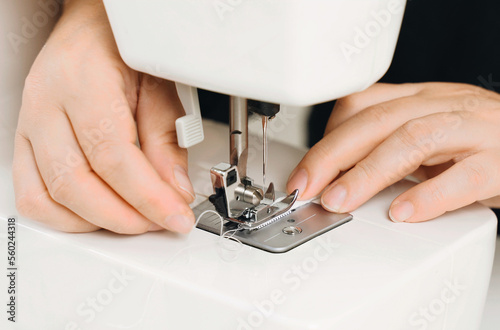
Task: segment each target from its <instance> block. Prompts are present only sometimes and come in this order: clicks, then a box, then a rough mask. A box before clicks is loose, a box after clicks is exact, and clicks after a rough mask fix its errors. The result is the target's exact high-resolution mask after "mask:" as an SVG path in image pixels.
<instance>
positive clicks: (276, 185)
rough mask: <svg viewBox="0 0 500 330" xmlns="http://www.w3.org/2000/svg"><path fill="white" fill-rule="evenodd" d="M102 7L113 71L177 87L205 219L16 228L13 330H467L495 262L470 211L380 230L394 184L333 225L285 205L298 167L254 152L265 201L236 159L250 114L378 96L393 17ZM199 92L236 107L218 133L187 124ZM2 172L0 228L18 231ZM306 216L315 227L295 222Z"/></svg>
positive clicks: (486, 234) (278, 153) (314, 5)
mask: <svg viewBox="0 0 500 330" xmlns="http://www.w3.org/2000/svg"><path fill="white" fill-rule="evenodd" d="M104 2H105V5H106V10H107V12H108V15H109V18H110V22H111V25H112V28H113V31H114V34H115V38H116V41H117V44H118V47H119V49H120V53H121V55H122V57H123V58H124V60H125V61H126V62H127V63H128V64H129V65H130V66H131V67H133V68H135V69H137V70H140V71H143V72H147V73H150V74H152V75H155V76H159V77H162V78H167V79H171V80H173V81H176V82H177V87H178V91H179V97H180V99H181V101H182V103H183V105H184V107H185V110H186V114H187V117H183V118H184V119H182V118H181V119H180V120H179V122H178V127H179V128H178V133H179V136H178V139H179V141H180V144H181V145H182V146H184V147H189V173H190V177H191V180H192V182H193V186H194V189H195V191H196V194H197V199H196V201H195V202H194V203H193V204H192V207H193V209H194V211H195V212H196V214H197V215H201V213H203V212H205V211H206V210H213V211H215V212H216V214H217V215H216V214H214V213H208V214H209V215H210V217H208V216H207V217H201V220H200V223H199V224H198V226H199V228H200V229H194V230H193V232H192V233H191V234H189V235H188V236H182V235H175V234H173V233H169V232H154V233H147V234H144V235H138V236H121V235H116V234H113V233H110V232H106V231H98V232H94V233H87V234H66V233H61V232H57V231H54V230H52V229H50V228H47V227H45V226H43V225H41V224H38V223H35V222H33V221H31V220H29V219H23V218H19V219H18V223H19V224H18V237H19V242H20V244H19V255H20V256H22V257H21V258H20V264H21V265H22V268H20V274H21V277H20V281H21V284H20V287H21V288H22V289H21V290H20V291H19V294H18V301H19V302H20V303H22V305H21V306H22V309H21V308H20V309H19V310H20V311H22V314H23V315H24V316H23V317H20V318H19V323H18V326H20V327H21V328H26V329H32V328H38V329H56V328H57V329H159V328H168V329H195V328H196V329H197V328H200V329H242V330H243V329H244V330H248V329H343V330H344V329H384V330H386V329H387V330H390V329H394V330H399V329H453V330H460V329H463V330H471V329H478V327H479V324H480V319H481V313H482V309H483V305H484V300H485V296H486V292H487V288H488V282H489V277H490V272H491V266H492V260H493V251H494V244H495V232H496V230H495V229H496V218H495V216H494V215H493V213H492V212H491V211H490V210H488V209H487V208H485V207H482V206H480V205H477V204H474V205H471V206H468V207H465V208H463V209H461V210H457V211H454V212H450V213H447V214H445V215H443V216H441V217H439V218H438V219H435V220H433V221H430V222H425V223H421V224H395V223H392V222H391V221H390V220H389V219H388V216H387V208H388V206H389V205H390V202H391V201H392V200H393V199H394V198H395V197H396V196H397V195H398V194H400V193H401V192H403V191H405V190H406V189H408V188H409V187H411V186H412V184H413V183H411V182H409V181H402V182H399V183H397V184H395V185H394V186H392V187H389V188H387V189H385V190H384V191H382V192H381V193H379V194H378V195H377V196H376V197H374V198H372V199H371V200H370V201H369V202H367V203H366V204H364V205H363V206H361V207H360V208H359V209H357V210H356V211H354V212H352V215H348V214H343V215H335V214H330V213H326V212H325V211H323V210H322V209H321V207H320V206H319V205H317V204H315V203H314V202H297V201H296V200H295V198H296V193H293V194H291V195H289V196H287V195H286V194H284V193H283V192H284V191H285V189H284V185H285V183H286V179H287V177H288V175H289V173H290V171H291V170H292V169H293V168H294V166H295V165H296V164H297V163H298V162H299V161H300V159H301V157H302V156H303V154H304V151H302V150H299V149H297V148H294V147H291V146H289V145H286V144H282V143H277V142H273V141H271V142H270V143H269V146H267V144H265V143H264V145H265V146H266V148H269V149H270V150H272V153H271V156H270V157H269V158H270V159H269V164H268V166H267V168H266V178H267V179H266V180H269V182H268V183H267V184H265V183H264V181H266V180H264V178H262V180H261V177H260V174H263V173H262V172H263V171H262V163H261V162H260V159H259V161H257V162H253V163H252V162H249V158H250V157H249V155H248V152H246V151H245V150H249V147H251V150H253V151H254V154H255V150H258V153H259V154H261V153H265V150H263V149H266V148H264V147H262V149H259V147H258V146H253V145H252V146H250V145H249V144H248V142H247V138H246V137H245V136H246V132H247V130H246V128H247V124H246V123H247V120H248V118H247V115H248V111H247V110H248V108H250V110H251V111H253V112H256V113H258V114H260V115H263V122H264V124H266V123H267V124H269V126H270V127H272V125H273V121H277V120H279V119H280V115H282V114H283V113H286V112H287V111H288V110H287V107H288V106H306V105H310V104H314V103H318V102H322V101H327V100H332V99H336V98H338V97H341V96H344V95H347V94H349V93H353V92H356V91H360V90H362V89H364V88H366V87H368V86H369V85H370V84H372V83H374V82H375V81H377V80H378V79H379V78H380V77H381V76H382V75H383V74H384V72H385V71H386V70H387V68H388V66H389V64H390V61H391V58H392V54H393V51H394V48H395V44H396V40H397V36H398V31H399V27H400V24H401V19H402V15H403V9H404V2H403V1H395V0H379V1H377V0H307V1H305V0H252V1H244V0H220V1H219V0H215V1H208V0H147V1H138V0H105V1H104ZM196 87H199V88H204V89H208V90H213V91H218V92H222V93H226V94H229V95H232V96H233V97H232V99H231V105H232V106H231V110H230V111H231V121H230V127H229V128H227V127H226V126H225V125H223V124H219V123H214V122H211V121H205V122H203V123H202V122H201V119H200V116H199V108H198V102H197V97H196ZM249 100H250V101H249ZM278 104H279V105H280V106H277V105H278ZM277 110H279V111H277ZM221 111H229V109H221ZM273 116H275V117H276V118H275V119H273V120H272V121H271V122H268V121H269V118H270V117H273ZM201 126H203V130H202V129H201V128H202V127H201ZM264 126H265V125H264ZM184 127H188V128H189V127H195V129H193V131H189V130H187V129H186V128H184ZM227 132H229V134H228V133H227ZM238 132H241V134H240V133H238ZM228 135H229V136H228ZM203 136H204V138H205V139H204V140H203ZM202 140H203V141H202ZM2 141H5V142H4V143H10V142H9V138H8V137H6V138H5V139H2ZM252 141H255V139H252ZM259 141H260V140H259ZM260 142H261V141H260ZM9 145H10V144H9ZM259 146H260V143H259ZM228 151H229V152H228ZM264 158H265V157H264ZM254 160H255V159H254ZM279 160H286V161H279ZM221 162H222V163H221ZM255 163H257V164H255ZM5 164H8V162H6V163H5ZM5 164H2V171H3V173H4V174H6V175H2V176H1V177H0V178H1V179H2V181H1V187H2V193H3V192H5V196H8V198H6V199H2V200H1V201H0V207H1V210H2V212H3V213H2V217H3V218H6V217H7V216H10V215H14V214H15V211H14V210H13V205H14V202H13V193H12V187H11V183H10V174H9V171H10V170H9V169H8V165H5ZM252 178H253V179H252ZM257 181H259V182H257ZM270 182H272V183H273V184H272V185H271V184H270ZM218 192H219V194H218ZM210 196H213V197H212V198H211V199H212V201H209V198H210ZM224 196H225V197H224ZM221 197H222V198H221ZM238 198H239V200H238ZM277 203H278V204H277ZM269 209H271V211H270V212H269V213H268V210H269ZM4 210H8V211H7V212H9V213H8V214H5V212H6V211H4ZM304 210H305V211H304ZM311 210H312V211H311ZM292 211H293V212H292ZM289 212H290V213H289ZM308 212H312V213H308ZM316 212H317V213H316ZM312 214H321V217H319V216H318V217H317V218H316V220H318V221H310V219H308V218H309V217H310V216H311V215H312ZM219 216H220V217H222V218H223V220H224V223H223V225H224V226H225V227H224V228H223V229H222V230H221V229H220V220H219ZM291 220H293V221H291ZM234 228H237V229H240V230H238V231H237V233H232V234H234V235H233V236H230V237H232V238H237V239H238V240H239V241H241V242H242V243H243V245H241V244H238V242H235V241H232V240H227V239H221V238H219V236H218V235H220V233H221V231H229V230H231V229H234ZM214 233H215V234H217V235H214ZM277 238H278V239H277ZM270 252H280V253H270ZM281 252H283V253H281ZM2 281H3V282H2ZM0 285H1V286H2V287H6V279H5V278H4V279H2V280H1V281H0ZM69 292H70V293H71V294H68V293H69ZM2 321H3V320H2Z"/></svg>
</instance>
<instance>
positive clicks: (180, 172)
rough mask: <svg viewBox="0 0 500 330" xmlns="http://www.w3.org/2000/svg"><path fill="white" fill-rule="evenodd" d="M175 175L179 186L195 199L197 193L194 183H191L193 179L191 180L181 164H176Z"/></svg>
mask: <svg viewBox="0 0 500 330" xmlns="http://www.w3.org/2000/svg"><path fill="white" fill-rule="evenodd" d="M174 176H175V181H177V186H178V187H179V188H181V189H182V190H184V191H185V192H186V193H188V194H189V195H190V196H191V197H192V198H193V200H194V199H195V195H194V189H193V185H192V184H191V180H189V177H188V175H187V172H186V170H185V169H184V168H183V167H182V166H180V165H175V167H174Z"/></svg>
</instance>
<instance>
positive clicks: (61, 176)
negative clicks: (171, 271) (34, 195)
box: [29, 110, 152, 234]
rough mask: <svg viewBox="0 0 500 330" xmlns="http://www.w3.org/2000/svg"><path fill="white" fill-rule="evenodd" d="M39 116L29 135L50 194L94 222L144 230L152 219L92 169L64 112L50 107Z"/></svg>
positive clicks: (134, 231) (132, 230) (113, 228)
mask: <svg viewBox="0 0 500 330" xmlns="http://www.w3.org/2000/svg"><path fill="white" fill-rule="evenodd" d="M39 120H40V123H39V125H38V127H35V128H33V129H32V130H31V132H30V133H29V138H30V140H31V141H33V142H32V144H33V150H34V153H35V159H36V163H37V164H38V168H39V169H40V174H41V176H42V178H43V181H44V183H45V186H46V187H47V190H48V192H49V194H50V196H51V198H52V199H53V200H54V201H55V202H57V203H59V204H61V205H63V206H65V207H66V208H68V209H70V210H71V211H73V212H74V213H75V214H77V215H79V216H80V217H81V218H83V219H85V220H87V221H88V222H91V223H93V224H94V225H96V226H99V227H102V228H105V229H108V230H111V231H114V232H117V233H122V234H138V233H143V232H146V231H148V230H149V228H150V227H151V225H152V223H151V222H150V221H149V220H147V219H146V218H145V217H144V216H143V215H141V214H140V213H138V212H137V211H136V210H134V209H133V208H132V207H131V206H130V205H128V204H127V203H126V202H125V201H123V199H121V198H120V197H119V196H118V195H117V194H116V193H115V192H114V191H113V190H112V189H110V188H109V187H108V186H107V185H106V184H105V183H104V182H103V181H102V180H101V179H100V178H99V177H98V176H97V175H96V174H95V173H94V172H93V171H92V169H91V168H90V166H89V165H88V163H87V162H86V159H85V157H84V155H83V153H82V152H81V149H80V148H79V146H78V144H77V142H76V139H75V136H74V135H73V132H72V130H71V124H70V122H69V120H68V118H67V117H66V115H65V114H64V113H63V112H62V111H59V110H52V115H51V116H50V118H49V117H47V116H45V117H44V119H39Z"/></svg>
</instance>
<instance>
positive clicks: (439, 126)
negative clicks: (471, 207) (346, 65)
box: [287, 83, 500, 222]
mask: <svg viewBox="0 0 500 330" xmlns="http://www.w3.org/2000/svg"><path fill="white" fill-rule="evenodd" d="M344 172H345V173H344ZM341 173H344V174H343V175H340V174H341ZM412 173H413V175H414V176H415V177H417V178H418V179H420V180H422V182H421V183H420V184H418V185H416V186H415V187H413V188H411V189H409V190H408V191H406V192H404V193H403V194H401V195H400V196H398V197H397V198H396V199H395V200H394V201H393V202H392V204H391V205H390V209H389V216H390V218H391V220H393V221H395V222H420V221H425V220H429V219H432V218H435V217H437V216H439V215H441V214H443V213H445V212H447V211H451V210H454V209H457V208H460V207H462V206H465V205H468V204H471V203H473V202H475V201H481V202H482V203H483V204H485V205H488V206H496V207H498V206H500V198H499V195H500V95H498V94H497V93H494V92H491V91H488V90H485V89H482V88H480V87H475V86H472V85H466V84H455V83H421V84H402V85H391V84H376V85H374V86H372V87H370V88H369V89H368V90H366V91H364V92H361V93H357V94H353V95H351V96H348V97H345V98H343V99H341V100H339V101H337V103H336V105H335V108H334V110H333V112H332V115H331V117H330V120H329V122H328V125H327V128H326V131H325V136H324V138H323V139H322V140H321V141H320V142H318V143H317V144H316V145H315V146H313V148H311V150H310V151H309V152H308V153H307V154H306V156H305V157H304V158H303V160H302V161H301V162H300V163H299V165H298V166H297V168H296V169H295V170H294V171H293V172H292V175H291V176H290V179H289V182H288V185H287V190H289V191H292V190H293V189H295V188H297V189H299V191H301V195H300V198H301V199H308V198H311V197H314V196H316V195H318V194H319V193H320V192H321V191H322V190H323V189H325V188H326V189H325V190H324V192H323V194H322V197H321V204H322V205H323V207H324V208H325V209H326V210H329V211H331V212H350V211H352V210H354V209H356V208H357V207H359V206H360V205H362V204H363V203H364V202H366V201H367V200H368V199H369V198H371V197H372V196H374V195H375V194H376V193H378V192H379V191H381V190H382V189H384V188H386V187H388V186H389V185H391V184H393V183H394V182H397V181H399V180H401V179H402V178H404V177H405V176H407V175H410V174H412ZM332 181H333V182H332Z"/></svg>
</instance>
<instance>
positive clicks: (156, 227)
mask: <svg viewBox="0 0 500 330" xmlns="http://www.w3.org/2000/svg"><path fill="white" fill-rule="evenodd" d="M164 229H165V228H163V227H162V226H160V225H158V224H156V223H152V224H151V225H150V226H149V228H148V231H159V230H164Z"/></svg>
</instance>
